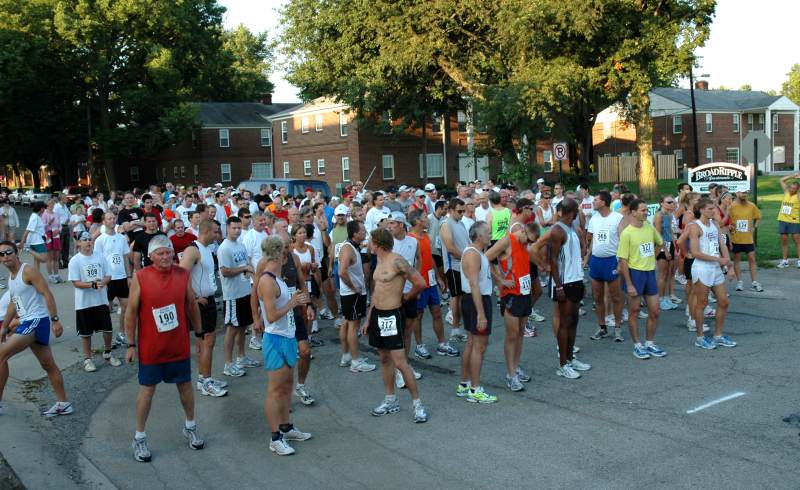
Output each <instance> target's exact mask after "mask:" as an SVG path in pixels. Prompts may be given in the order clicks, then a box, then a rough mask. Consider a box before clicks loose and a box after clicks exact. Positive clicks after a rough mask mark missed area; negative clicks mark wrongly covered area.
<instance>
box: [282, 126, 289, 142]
mask: <svg viewBox="0 0 800 490" xmlns="http://www.w3.org/2000/svg"><path fill="white" fill-rule="evenodd" d="M288 142H289V121H281V143H283V144H286V143H288Z"/></svg>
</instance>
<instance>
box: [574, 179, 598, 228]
mask: <svg viewBox="0 0 800 490" xmlns="http://www.w3.org/2000/svg"><path fill="white" fill-rule="evenodd" d="M578 202H579V203H580V209H581V213H583V216H584V217H585V218H586V220H587V221H588V220H589V218H591V217H592V215H593V214H594V213H595V208H594V197H592V194H591V190H590V189H589V186H588V185H586V184H583V185H580V186H578Z"/></svg>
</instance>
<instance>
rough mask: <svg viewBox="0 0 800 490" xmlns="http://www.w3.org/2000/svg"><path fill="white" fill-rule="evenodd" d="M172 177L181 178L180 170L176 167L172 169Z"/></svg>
mask: <svg viewBox="0 0 800 490" xmlns="http://www.w3.org/2000/svg"><path fill="white" fill-rule="evenodd" d="M172 176H173V177H174V178H176V179H177V178H179V177H180V176H181V170H180V169H179V168H178V167H172Z"/></svg>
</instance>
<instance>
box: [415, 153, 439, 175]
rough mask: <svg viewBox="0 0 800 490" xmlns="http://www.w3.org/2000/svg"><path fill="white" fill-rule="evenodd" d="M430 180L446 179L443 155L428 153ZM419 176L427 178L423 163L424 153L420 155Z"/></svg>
mask: <svg viewBox="0 0 800 490" xmlns="http://www.w3.org/2000/svg"><path fill="white" fill-rule="evenodd" d="M426 160H427V162H428V178H430V179H440V178H442V177H444V157H443V156H442V154H441V153H428V154H427V158H426ZM419 176H420V178H425V167H424V165H423V163H422V153H420V154H419Z"/></svg>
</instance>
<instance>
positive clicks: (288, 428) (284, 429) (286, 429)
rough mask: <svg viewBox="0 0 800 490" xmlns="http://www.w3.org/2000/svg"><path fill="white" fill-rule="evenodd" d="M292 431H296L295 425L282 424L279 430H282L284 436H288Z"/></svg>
mask: <svg viewBox="0 0 800 490" xmlns="http://www.w3.org/2000/svg"><path fill="white" fill-rule="evenodd" d="M292 429H294V425H292V424H281V425H279V426H278V430H280V431H281V432H283V433H284V434H286V433H287V432H289V431H291V430H292Z"/></svg>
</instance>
